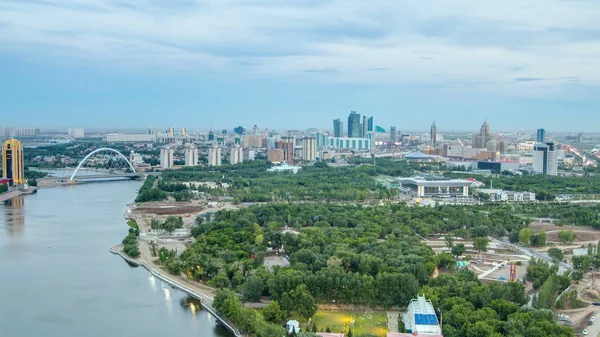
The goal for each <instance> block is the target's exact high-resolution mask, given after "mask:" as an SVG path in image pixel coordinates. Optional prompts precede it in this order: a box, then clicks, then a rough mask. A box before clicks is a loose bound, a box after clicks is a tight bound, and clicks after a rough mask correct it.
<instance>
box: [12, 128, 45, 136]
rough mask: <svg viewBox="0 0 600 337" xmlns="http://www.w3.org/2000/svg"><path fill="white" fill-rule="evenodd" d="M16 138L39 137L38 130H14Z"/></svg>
mask: <svg viewBox="0 0 600 337" xmlns="http://www.w3.org/2000/svg"><path fill="white" fill-rule="evenodd" d="M15 133H16V135H17V137H37V136H39V135H40V129H33V128H24V129H23V128H22V129H17V130H16V132H15Z"/></svg>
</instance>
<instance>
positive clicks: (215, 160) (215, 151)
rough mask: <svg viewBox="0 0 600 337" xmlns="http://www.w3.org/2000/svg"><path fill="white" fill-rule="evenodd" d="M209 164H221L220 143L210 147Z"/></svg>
mask: <svg viewBox="0 0 600 337" xmlns="http://www.w3.org/2000/svg"><path fill="white" fill-rule="evenodd" d="M208 166H221V147H220V146H218V145H215V146H211V147H210V148H208Z"/></svg>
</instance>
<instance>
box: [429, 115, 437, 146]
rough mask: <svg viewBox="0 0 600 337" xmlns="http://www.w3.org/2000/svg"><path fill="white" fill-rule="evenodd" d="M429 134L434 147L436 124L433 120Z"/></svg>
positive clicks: (435, 142)
mask: <svg viewBox="0 0 600 337" xmlns="http://www.w3.org/2000/svg"><path fill="white" fill-rule="evenodd" d="M429 136H430V139H431V144H432V145H433V146H434V147H435V146H436V145H437V126H436V125H435V121H434V122H433V124H431V129H430V130H429Z"/></svg>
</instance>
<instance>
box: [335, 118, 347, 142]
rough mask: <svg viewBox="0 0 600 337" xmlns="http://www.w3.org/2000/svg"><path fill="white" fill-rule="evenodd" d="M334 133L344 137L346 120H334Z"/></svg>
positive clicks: (336, 135)
mask: <svg viewBox="0 0 600 337" xmlns="http://www.w3.org/2000/svg"><path fill="white" fill-rule="evenodd" d="M333 135H334V136H335V137H344V122H343V121H342V120H341V119H340V118H338V119H334V120H333Z"/></svg>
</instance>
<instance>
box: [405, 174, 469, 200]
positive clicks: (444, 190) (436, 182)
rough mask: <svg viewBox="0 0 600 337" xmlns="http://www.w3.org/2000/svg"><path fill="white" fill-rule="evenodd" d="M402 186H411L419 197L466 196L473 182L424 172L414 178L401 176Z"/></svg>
mask: <svg viewBox="0 0 600 337" xmlns="http://www.w3.org/2000/svg"><path fill="white" fill-rule="evenodd" d="M398 182H399V183H400V184H401V185H402V187H405V188H409V189H411V190H412V191H413V192H415V195H416V196H417V197H418V198H433V197H439V198H466V197H468V196H469V186H471V184H472V183H473V182H471V181H468V180H463V179H447V178H444V177H438V176H432V175H428V174H422V175H419V176H415V177H412V178H400V179H398Z"/></svg>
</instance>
